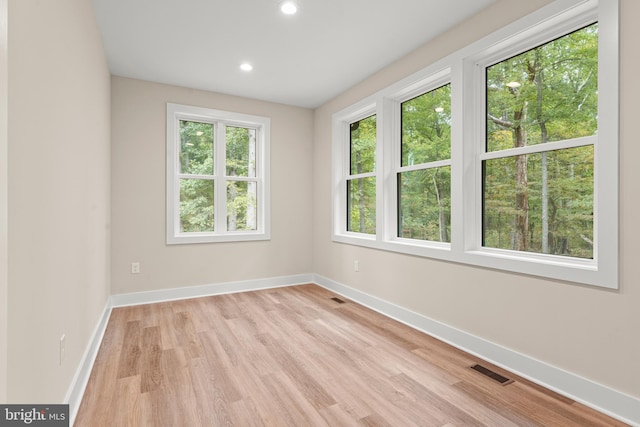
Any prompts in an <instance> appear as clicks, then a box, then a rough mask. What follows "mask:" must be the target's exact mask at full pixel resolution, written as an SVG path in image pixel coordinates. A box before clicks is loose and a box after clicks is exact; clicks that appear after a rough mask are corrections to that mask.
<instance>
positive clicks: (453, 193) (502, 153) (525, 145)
mask: <svg viewBox="0 0 640 427" xmlns="http://www.w3.org/2000/svg"><path fill="white" fill-rule="evenodd" d="M617 22H618V1H617V0H599V1H598V0H586V1H582V0H575V1H568V2H553V3H551V4H549V5H547V6H545V7H543V8H542V9H539V10H538V11H536V12H534V13H533V14H531V15H529V16H527V17H525V18H523V19H521V20H520V21H518V22H515V23H513V24H512V25H510V26H508V27H505V28H503V29H502V30H499V31H497V32H496V33H494V34H491V35H489V36H487V37H486V38H485V39H482V40H479V41H477V42H476V43H474V44H473V45H471V46H468V47H466V48H464V49H462V50H460V51H458V52H455V53H453V54H451V55H450V56H449V57H446V58H443V59H442V60H440V61H438V62H437V63H434V64H432V65H431V66H429V67H427V68H425V69H424V70H421V71H419V72H418V73H416V74H415V75H413V76H410V77H408V78H406V79H404V80H402V81H400V82H398V83H396V84H394V85H392V86H390V87H388V88H386V89H383V90H382V91H380V92H378V93H377V94H375V95H372V96H370V97H368V98H366V99H364V100H363V101H362V102H360V103H357V104H355V105H353V106H351V107H348V108H346V109H344V110H342V111H340V112H338V113H336V114H334V117H333V127H334V133H333V137H334V157H333V160H334V168H333V171H334V174H333V179H334V186H333V188H334V198H333V213H334V214H333V217H334V223H333V239H334V240H335V241H337V242H342V243H349V244H357V245H362V246H368V247H373V248H376V249H383V250H391V251H397V252H402V253H408V254H412V255H419V256H426V257H432V258H437V259H444V260H448V261H454V262H459V263H467V264H472V265H478V266H483V267H489V268H496V269H501V270H508V271H513V272H518V273H524V274H531V275H537V276H544V277H548V278H553V279H559V280H565V281H572V282H578V283H584V284H591V285H597V286H603V287H608V288H617V287H618V271H617V270H618V61H619V59H618V23H617ZM605 47H606V48H605ZM367 121H373V123H374V124H375V131H374V130H373V129H374V128H373V127H372V126H371V124H369V126H365V123H367ZM363 129H370V131H369V133H368V134H367V136H366V137H365V136H363V134H362V132H363ZM374 135H375V143H374V142H373V139H372V138H373V137H374ZM365 153H366V156H367V157H366V158H367V159H368V160H367V162H366V163H362V160H361V159H363V158H365V157H364V156H365ZM354 159H356V160H355V161H354Z"/></svg>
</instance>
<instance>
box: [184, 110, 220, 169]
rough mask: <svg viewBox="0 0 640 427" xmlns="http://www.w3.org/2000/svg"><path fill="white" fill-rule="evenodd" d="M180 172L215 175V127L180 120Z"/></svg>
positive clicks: (208, 124)
mask: <svg viewBox="0 0 640 427" xmlns="http://www.w3.org/2000/svg"><path fill="white" fill-rule="evenodd" d="M180 172H181V173H184V174H193V175H213V125H212V124H211V123H199V122H190V121H186V120H180Z"/></svg>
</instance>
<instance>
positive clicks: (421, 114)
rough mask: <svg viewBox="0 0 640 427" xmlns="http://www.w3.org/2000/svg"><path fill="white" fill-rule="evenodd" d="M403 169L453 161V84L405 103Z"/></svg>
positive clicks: (403, 116) (403, 113)
mask: <svg viewBox="0 0 640 427" xmlns="http://www.w3.org/2000/svg"><path fill="white" fill-rule="evenodd" d="M401 112H402V166H411V165H418V164H421V163H428V162H434V161H437V160H446V159H449V158H451V85H446V86H442V87H440V88H438V89H435V90H432V91H431V92H427V93H425V94H423V95H420V96H418V97H416V98H413V99H410V100H409V101H405V102H403V103H402V109H401Z"/></svg>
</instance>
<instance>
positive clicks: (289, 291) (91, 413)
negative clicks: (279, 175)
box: [75, 285, 624, 427]
mask: <svg viewBox="0 0 640 427" xmlns="http://www.w3.org/2000/svg"><path fill="white" fill-rule="evenodd" d="M332 297H336V295H334V294H332V293H331V292H329V291H327V290H325V289H323V288H320V287H318V286H315V285H304V286H296V287H288V288H278V289H271V290H265V291H256V292H247V293H238V294H230V295H221V296H212V297H205V298H197V299H190V300H182V301H172V302H165V303H158V304H149V305H141V306H134V307H123V308H117V309H114V310H113V312H112V314H111V318H110V320H109V324H108V326H107V330H106V333H105V336H104V339H103V342H102V345H101V347H100V350H99V353H98V356H97V359H96V362H95V365H94V368H93V371H92V374H91V378H90V380H89V383H88V385H87V388H86V391H85V394H84V397H83V400H82V404H81V406H80V408H79V412H78V415H77V418H76V421H75V425H76V426H92V427H93V426H154V427H155V426H190V427H191V426H243V427H244V426H296V427H301V426H394V427H396V426H482V425H484V426H500V427H506V426H622V425H624V424H622V423H620V422H618V421H616V420H613V419H611V418H609V417H607V416H605V415H602V414H600V413H598V412H595V411H593V410H591V409H589V408H587V407H585V406H583V405H581V404H579V403H576V402H573V401H571V400H569V399H567V398H565V397H562V396H560V395H558V394H556V393H553V392H551V391H548V390H545V389H543V388H542V387H539V386H537V385H535V384H532V383H530V382H528V381H526V380H524V379H522V378H518V377H516V376H514V375H513V374H511V373H510V372H506V371H504V370H502V369H500V368H498V367H496V366H492V365H491V364H489V363H487V362H484V361H482V360H480V359H478V358H476V357H474V356H471V355H469V354H466V353H464V352H462V351H460V350H457V349H455V348H453V347H451V346H449V345H447V344H444V343H442V342H440V341H438V340H436V339H434V338H431V337H429V336H427V335H425V334H423V333H420V332H418V331H415V330H413V329H411V328H409V327H407V326H405V325H402V324H400V323H398V322H396V321H393V320H391V319H388V318H386V317H384V316H382V315H380V314H378V313H375V312H373V311H372V310H369V309H367V308H365V307H363V306H361V305H359V304H356V303H354V302H352V301H348V300H346V299H345V298H342V297H340V299H342V300H344V301H345V302H344V303H342V304H341V303H339V302H338V301H334V300H332V299H331V298H332ZM476 363H480V364H481V365H483V366H485V367H487V368H489V369H491V370H492V371H494V372H497V373H498V374H500V375H502V376H505V377H507V378H510V379H512V380H513V382H511V383H509V384H508V385H502V384H500V383H498V382H496V381H494V380H493V379H491V378H488V377H487V376H485V375H483V374H481V373H479V372H477V371H475V370H473V369H471V368H470V367H471V366H472V365H474V364H476Z"/></svg>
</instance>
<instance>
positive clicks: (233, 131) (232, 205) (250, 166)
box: [226, 126, 257, 231]
mask: <svg viewBox="0 0 640 427" xmlns="http://www.w3.org/2000/svg"><path fill="white" fill-rule="evenodd" d="M226 144H227V145H226V172H227V176H229V177H247V178H255V176H256V130H255V129H247V128H241V127H233V126H227V128H226ZM256 191H257V189H256V183H255V181H239V180H229V181H227V230H229V231H238V230H255V229H256V225H257V224H256V209H257V192H256Z"/></svg>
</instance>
